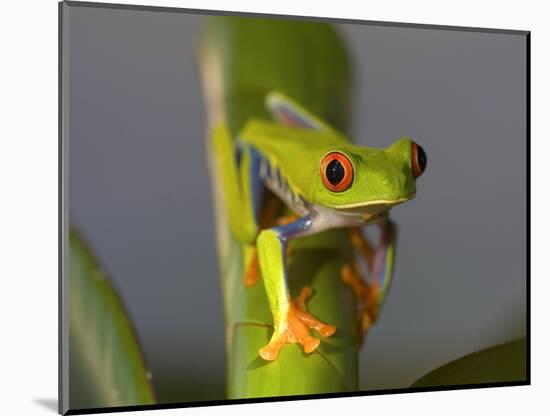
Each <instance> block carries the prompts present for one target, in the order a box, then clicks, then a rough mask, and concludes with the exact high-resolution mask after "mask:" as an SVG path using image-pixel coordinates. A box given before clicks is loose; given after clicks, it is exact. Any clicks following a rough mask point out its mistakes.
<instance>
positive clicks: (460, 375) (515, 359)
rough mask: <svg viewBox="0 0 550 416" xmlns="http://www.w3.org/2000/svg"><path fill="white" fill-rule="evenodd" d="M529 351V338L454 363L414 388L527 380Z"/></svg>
mask: <svg viewBox="0 0 550 416" xmlns="http://www.w3.org/2000/svg"><path fill="white" fill-rule="evenodd" d="M526 352H527V348H526V343H525V338H522V339H519V340H515V341H510V342H508V343H506V344H502V345H497V346H494V347H491V348H487V349H484V350H481V351H478V352H475V353H473V354H469V355H466V356H465V357H462V358H459V359H457V360H455V361H451V362H450V363H447V364H445V365H443V366H441V367H439V368H437V369H435V370H433V371H431V372H430V373H428V374H426V375H425V376H423V377H422V378H420V379H419V380H417V381H415V382H414V383H413V385H412V386H411V387H433V386H451V385H460V384H482V383H498V382H513V381H526V379H527V375H526V374H527V373H526V366H527V359H526Z"/></svg>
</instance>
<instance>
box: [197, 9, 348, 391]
mask: <svg viewBox="0 0 550 416" xmlns="http://www.w3.org/2000/svg"><path fill="white" fill-rule="evenodd" d="M198 52H199V63H200V72H201V79H202V83H203V90H204V94H205V100H206V105H207V110H208V119H209V125H210V127H212V126H214V125H216V124H217V123H219V122H225V123H227V124H228V125H229V126H230V130H231V133H232V135H233V137H235V136H237V134H238V132H239V130H240V129H241V128H242V127H243V126H244V123H245V122H246V121H247V120H248V119H250V118H260V119H262V118H263V119H270V117H269V115H268V113H267V111H266V109H265V103H264V101H265V97H266V94H267V93H268V92H270V91H272V90H277V91H281V92H283V93H285V94H286V95H288V96H289V97H291V98H292V99H294V100H295V101H297V102H299V103H301V104H302V105H303V106H304V107H306V108H307V109H309V110H310V111H311V112H313V113H314V114H316V115H317V116H318V117H320V118H322V119H323V120H325V121H326V122H328V123H329V124H331V125H332V126H334V127H335V128H336V129H338V130H340V131H343V132H345V131H346V130H347V127H348V126H347V118H348V114H349V101H350V100H349V91H350V81H349V76H350V75H349V65H348V57H347V54H346V50H345V48H344V45H343V43H342V42H341V40H340V38H339V36H338V35H337V33H336V32H335V31H334V29H333V28H332V27H331V26H330V25H328V24H324V23H312V22H301V21H296V20H292V21H289V20H278V19H257V18H242V17H229V16H227V17H211V18H209V19H207V21H206V23H205V27H204V31H203V33H202V34H201V38H200V43H199V51H198ZM211 156H212V155H211ZM211 159H214V158H211ZM215 165H216V164H215V163H213V164H211V167H212V182H213V188H214V204H215V210H216V225H217V231H216V232H217V238H218V249H219V253H220V266H221V272H222V286H223V295H224V311H225V319H226V323H227V357H228V396H229V398H243V397H265V396H286V395H296V394H316V393H330V392H341V391H353V390H357V385H358V375H357V373H358V370H357V367H358V342H357V340H358V334H357V332H356V329H357V324H356V317H355V301H354V298H353V295H352V293H351V291H350V290H349V288H348V287H347V286H345V285H344V284H343V283H342V281H341V278H340V270H341V267H342V266H343V264H344V263H346V262H349V261H350V260H351V253H352V249H351V247H350V245H349V242H348V240H347V238H346V234H345V233H344V231H342V230H332V231H328V232H324V233H321V234H318V235H315V236H311V237H307V238H302V239H298V240H296V241H293V242H292V243H291V254H290V256H289V257H288V275H289V285H290V291H291V294H292V296H297V294H298V293H299V291H300V289H301V288H302V287H303V286H304V285H310V286H312V287H313V289H314V295H313V297H312V298H311V300H310V301H309V302H308V308H309V311H310V312H311V313H312V314H313V315H314V316H317V317H318V318H320V319H322V320H324V321H326V322H327V323H330V324H334V325H336V328H337V332H336V333H335V334H334V335H333V336H332V337H330V338H327V339H323V341H322V342H321V344H320V346H319V348H318V349H317V350H316V351H315V352H314V353H312V354H309V355H306V354H304V353H303V351H302V350H301V348H299V347H298V346H297V345H286V346H285V347H284V348H283V349H282V351H281V354H280V356H279V358H278V359H277V360H275V361H273V362H267V361H264V360H263V359H262V358H260V357H259V355H258V350H259V348H260V347H262V346H264V345H265V344H266V343H267V341H268V340H269V337H270V334H271V332H272V328H271V325H272V317H271V312H270V310H269V306H268V302H267V297H266V294H265V290H264V287H263V283H262V282H261V281H260V282H259V283H258V284H257V285H256V286H254V287H252V288H246V287H245V286H244V285H243V273H244V266H243V250H244V247H243V246H242V245H241V244H240V243H239V242H238V241H237V240H236V239H235V238H233V236H232V235H231V233H230V231H229V227H228V224H227V218H226V213H225V212H224V209H223V205H224V204H223V198H222V195H221V194H222V192H223V190H222V189H221V187H220V181H219V176H218V175H219V173H218V172H217V171H216V166H215Z"/></svg>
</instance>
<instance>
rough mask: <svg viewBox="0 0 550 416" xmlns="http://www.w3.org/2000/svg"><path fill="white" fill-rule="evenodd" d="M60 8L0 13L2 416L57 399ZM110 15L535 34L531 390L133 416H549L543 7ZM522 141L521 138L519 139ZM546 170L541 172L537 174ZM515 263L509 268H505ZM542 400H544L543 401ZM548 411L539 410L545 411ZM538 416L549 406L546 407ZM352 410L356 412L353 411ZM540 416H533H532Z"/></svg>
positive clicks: (387, 5) (419, 1)
mask: <svg viewBox="0 0 550 416" xmlns="http://www.w3.org/2000/svg"><path fill="white" fill-rule="evenodd" d="M56 3H57V2H56V1H54V0H26V1H22V2H16V1H11V2H4V4H3V5H2V24H0V35H1V36H0V39H1V42H2V49H1V50H2V65H0V67H1V71H2V77H1V78H0V80H1V84H0V85H1V86H2V94H1V97H2V110H3V111H2V113H1V114H2V118H1V122H0V129H1V130H0V131H1V133H0V140H1V147H0V158H1V159H0V175H1V176H0V178H1V179H0V184H1V187H0V190H1V195H2V208H1V209H0V244H1V246H0V253H2V254H1V256H0V259H1V261H0V282H1V288H0V289H1V292H0V293H1V294H2V296H1V298H0V299H1V301H0V308H2V310H1V312H2V313H1V314H0V316H1V317H2V318H1V319H2V321H1V322H2V343H1V345H2V347H1V348H2V354H1V356H2V358H3V363H2V367H1V368H2V370H4V371H2V377H1V380H2V381H3V383H2V384H3V385H4V389H3V391H4V394H3V395H2V399H0V400H1V401H0V406H2V410H7V412H4V411H2V413H6V414H33V415H35V414H49V415H52V414H53V413H52V411H51V410H50V409H47V408H45V407H44V406H43V405H41V404H38V403H37V400H40V399H49V400H52V399H55V398H56V397H57V4H56ZM112 3H126V4H143V5H155V6H173V7H185V8H199V9H212V10H233V11H248V12H260V13H276V14H291V15H292V14H293V15H304V16H311V15H315V16H323V17H340V18H353V19H365V20H382V21H392V22H411V23H427V24H444V25H458V26H470V27H489V28H502V29H518V30H531V31H532V43H531V45H532V78H531V80H532V148H533V152H532V189H534V190H537V192H534V193H533V198H532V204H533V206H532V210H531V212H532V223H533V224H535V227H534V229H533V239H532V244H533V247H532V267H533V269H532V287H533V291H532V325H533V331H532V363H533V366H532V383H533V385H532V386H530V387H515V388H499V389H481V390H466V391H464V390H463V391H452V392H433V393H422V394H403V395H387V396H369V397H363V398H348V399H330V400H314V401H311V400H310V401H303V402H285V403H277V404H273V403H267V404H253V405H239V406H223V407H207V408H194V409H184V410H182V409H179V410H178V409H176V410H168V411H151V412H147V413H143V412H130V413H126V414H128V415H130V414H136V415H143V414H148V415H149V414H150V415H153V414H154V415H157V414H158V415H161V414H162V415H176V414H177V415H181V414H194V415H198V414H211V413H213V414H226V412H228V413H229V414H239V415H255V414H257V413H258V412H261V413H262V414H263V413H268V414H269V413H271V414H274V413H275V412H276V413H277V414H280V413H282V412H288V411H290V412H292V413H294V412H307V413H308V414H311V413H313V412H323V413H324V412H325V411H327V412H329V413H333V414H334V413H336V412H339V411H341V408H342V406H345V408H346V409H350V410H352V411H354V412H361V413H362V412H365V413H367V412H368V413H370V414H381V413H386V414H387V413H388V412H389V413H390V414H393V413H396V414H399V413H405V412H407V413H412V414H416V413H422V414H428V415H431V414H433V415H440V414H445V415H455V414H456V415H461V416H462V415H464V414H484V413H487V414H513V415H517V414H522V413H524V411H527V412H525V413H531V412H532V411H533V410H534V409H535V408H536V407H535V406H536V405H537V404H539V402H540V404H541V406H540V408H542V409H544V408H548V406H547V397H545V393H546V392H548V391H550V388H549V383H548V381H547V379H548V376H547V374H548V370H550V369H549V365H548V359H547V358H546V357H547V354H548V351H550V349H549V347H550V345H549V342H548V339H549V338H548V325H545V321H546V316H548V315H547V314H548V307H547V306H546V305H548V303H549V302H548V301H547V297H548V296H549V295H550V287H549V284H548V281H549V280H550V279H548V277H547V276H548V272H547V268H548V266H546V264H545V261H544V259H545V257H544V254H545V253H544V251H543V250H545V246H546V244H544V243H545V242H547V238H545V237H546V236H547V235H548V234H549V232H550V230H549V228H548V219H547V218H548V217H549V216H548V215H545V213H546V210H547V209H548V206H549V204H545V202H546V201H547V198H548V197H547V195H548V189H549V186H548V177H549V174H548V171H547V168H546V165H547V162H546V159H547V156H546V155H549V154H550V146H549V143H550V140H548V138H547V136H548V128H547V127H546V124H547V123H545V120H546V118H547V117H548V104H547V103H548V100H549V98H550V91H549V88H548V86H549V81H548V80H549V77H550V68H549V63H548V50H549V48H550V42H549V32H550V30H549V25H548V14H547V13H545V7H544V4H545V3H544V2H541V1H522V2H518V1H515V2H509V1H505V0H500V1H484V2H480V1H470V0H460V1H453V2H441V1H437V2H436V1H427V0H415V1H410V0H409V1H407V0H400V1H392V2H382V1H376V2H359V1H356V0H355V1H353V0H338V1H336V2H328V3H321V2H320V1H319V0H317V1H314V0H299V1H297V0H279V1H277V2H273V1H271V2H269V3H267V2H262V3H260V2H258V1H247V0H231V1H214V0H201V1H198V0H194V1H191V0H186V1H167V0H166V1H143V0H142V1H140V0H136V1H116V0H113V1H112ZM518 140H520V138H518ZM545 162H546V163H545ZM512 261H513V259H512ZM544 399H546V400H544ZM543 400H544V404H543ZM545 404H546V406H545ZM355 409H357V410H355ZM533 413H535V414H536V412H533Z"/></svg>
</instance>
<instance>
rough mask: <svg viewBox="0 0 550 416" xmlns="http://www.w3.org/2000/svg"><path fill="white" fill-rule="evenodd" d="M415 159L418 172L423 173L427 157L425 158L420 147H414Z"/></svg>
mask: <svg viewBox="0 0 550 416" xmlns="http://www.w3.org/2000/svg"><path fill="white" fill-rule="evenodd" d="M416 158H417V160H418V167H419V168H420V172H421V173H422V172H424V169H426V164H427V163H428V157H427V156H426V152H425V151H424V149H422V147H421V146H419V145H416Z"/></svg>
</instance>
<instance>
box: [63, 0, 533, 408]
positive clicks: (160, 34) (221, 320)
mask: <svg viewBox="0 0 550 416" xmlns="http://www.w3.org/2000/svg"><path fill="white" fill-rule="evenodd" d="M60 47H61V48H60V64H61V65H60V82H61V85H60V87H61V91H60V93H61V107H60V118H61V132H60V136H61V139H60V140H61V159H62V170H61V177H62V187H61V191H62V207H61V214H62V222H61V235H62V247H61V259H62V262H61V277H60V294H61V295H60V323H61V326H60V401H59V403H60V408H59V411H60V413H62V414H66V413H90V412H101V411H113V410H139V409H143V410H145V409H155V408H161V407H162V408H166V407H188V406H198V405H200V406H205V405H213V404H232V403H234V404H239V403H246V402H253V401H262V400H267V399H269V400H291V399H311V398H321V397H344V396H357V395H368V394H377V393H382V392H383V393H388V392H394V393H407V392H411V393H413V392H418V391H426V390H437V389H451V388H459V387H461V388H463V387H470V388H475V387H481V386H483V387H486V386H503V385H524V384H529V382H530V378H529V355H528V350H529V322H528V316H529V314H528V311H529V309H528V308H529V298H528V288H529V275H528V254H529V252H528V250H526V247H527V230H528V218H527V215H528V211H527V189H528V188H527V186H528V181H527V171H528V162H529V161H528V152H527V148H528V144H529V137H528V131H529V125H528V123H529V118H528V115H529V113H528V104H529V103H528V99H529V95H528V91H529V78H528V76H529V73H528V68H529V66H528V65H529V32H521V31H508V30H502V29H499V30H497V29H479V28H459V27H456V28H455V27H447V26H445V27H438V26H428V25H415V24H399V23H387V22H362V21H345V20H337V19H319V18H313V17H295V16H269V15H254V14H245V13H224V12H208V13H207V12H204V11H200V10H186V9H176V8H160V7H144V6H122V5H112V4H101V3H87V2H86V3H80V2H70V1H69V2H61V3H60Z"/></svg>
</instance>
